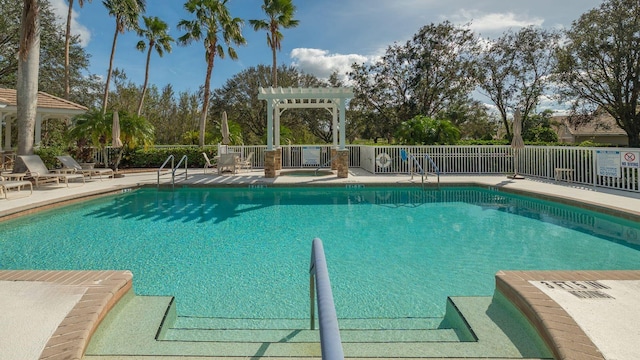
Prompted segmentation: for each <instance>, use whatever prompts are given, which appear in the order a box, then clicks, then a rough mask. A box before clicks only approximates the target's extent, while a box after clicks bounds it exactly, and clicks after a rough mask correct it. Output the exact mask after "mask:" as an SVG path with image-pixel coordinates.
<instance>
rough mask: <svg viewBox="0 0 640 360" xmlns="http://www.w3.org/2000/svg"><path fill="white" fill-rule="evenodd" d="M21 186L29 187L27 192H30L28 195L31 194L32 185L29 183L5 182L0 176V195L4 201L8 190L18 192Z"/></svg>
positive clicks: (22, 181) (19, 181)
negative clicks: (16, 190)
mask: <svg viewBox="0 0 640 360" xmlns="http://www.w3.org/2000/svg"><path fill="white" fill-rule="evenodd" d="M23 186H29V191H30V192H31V193H30V194H29V195H31V194H33V185H31V181H24V180H5V178H4V177H3V176H0V195H4V198H5V199H7V193H8V192H9V189H18V191H20V190H22V187H23Z"/></svg>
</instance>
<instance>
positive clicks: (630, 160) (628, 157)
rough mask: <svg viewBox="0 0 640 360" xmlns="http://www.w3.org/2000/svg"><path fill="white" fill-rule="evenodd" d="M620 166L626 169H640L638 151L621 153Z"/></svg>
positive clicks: (639, 153) (639, 154)
mask: <svg viewBox="0 0 640 360" xmlns="http://www.w3.org/2000/svg"><path fill="white" fill-rule="evenodd" d="M620 165H621V166H622V167H626V168H636V169H640V151H621V152H620Z"/></svg>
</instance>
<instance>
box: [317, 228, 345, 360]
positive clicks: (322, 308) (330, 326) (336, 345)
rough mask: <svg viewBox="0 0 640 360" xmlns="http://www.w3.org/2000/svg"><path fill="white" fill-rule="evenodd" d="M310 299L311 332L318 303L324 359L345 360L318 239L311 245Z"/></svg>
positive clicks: (326, 271)
mask: <svg viewBox="0 0 640 360" xmlns="http://www.w3.org/2000/svg"><path fill="white" fill-rule="evenodd" d="M314 279H315V281H314ZM314 282H315V284H314ZM314 285H315V286H314ZM314 289H315V291H314ZM316 292H317V296H316ZM309 298H310V300H311V301H310V310H311V330H314V328H315V319H314V316H315V308H314V303H315V300H316V299H317V301H318V323H319V325H320V348H321V350H322V359H323V360H342V359H344V352H343V350H342V340H341V339H340V328H339V327H338V316H337V315H336V307H335V305H334V304H333V293H332V291H331V281H330V280H329V271H328V269H327V260H326V258H325V256H324V248H323V247H322V240H320V239H318V238H315V239H313V243H312V245H311V264H310V265H309Z"/></svg>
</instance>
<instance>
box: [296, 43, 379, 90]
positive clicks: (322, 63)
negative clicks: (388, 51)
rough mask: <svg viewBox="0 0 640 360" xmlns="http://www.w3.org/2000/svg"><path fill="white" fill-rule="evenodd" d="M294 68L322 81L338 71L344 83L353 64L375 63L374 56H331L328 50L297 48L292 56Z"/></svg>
mask: <svg viewBox="0 0 640 360" xmlns="http://www.w3.org/2000/svg"><path fill="white" fill-rule="evenodd" d="M290 56H291V58H292V59H293V62H292V63H291V64H292V65H293V66H295V67H297V68H298V69H300V70H302V71H304V72H305V73H308V74H313V75H315V76H317V77H318V78H320V79H325V80H326V79H328V78H329V76H330V75H331V74H332V73H333V72H334V71H337V72H338V75H339V77H340V79H341V80H342V81H345V82H346V80H347V76H346V73H347V72H349V71H350V70H351V64H353V63H369V62H372V61H375V57H373V56H369V57H368V56H364V55H358V54H331V53H330V52H329V51H327V50H322V49H307V48H296V49H293V50H291V54H290Z"/></svg>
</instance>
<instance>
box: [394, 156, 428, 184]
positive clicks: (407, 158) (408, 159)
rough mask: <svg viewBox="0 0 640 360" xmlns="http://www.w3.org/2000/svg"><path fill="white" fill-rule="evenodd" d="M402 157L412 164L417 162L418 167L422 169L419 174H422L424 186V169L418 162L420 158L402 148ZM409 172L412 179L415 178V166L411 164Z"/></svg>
mask: <svg viewBox="0 0 640 360" xmlns="http://www.w3.org/2000/svg"><path fill="white" fill-rule="evenodd" d="M400 157H401V158H402V161H407V162H409V165H411V164H415V165H416V166H417V167H418V169H420V171H419V172H418V174H420V175H421V176H422V185H423V186H424V176H425V173H424V169H423V168H422V165H420V163H419V162H418V159H416V157H415V156H413V154H409V153H408V152H407V151H406V150H404V149H402V150H400ZM409 172H410V173H411V180H413V174H414V172H413V167H412V166H409Z"/></svg>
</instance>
